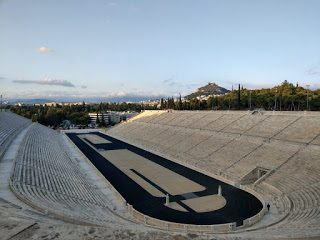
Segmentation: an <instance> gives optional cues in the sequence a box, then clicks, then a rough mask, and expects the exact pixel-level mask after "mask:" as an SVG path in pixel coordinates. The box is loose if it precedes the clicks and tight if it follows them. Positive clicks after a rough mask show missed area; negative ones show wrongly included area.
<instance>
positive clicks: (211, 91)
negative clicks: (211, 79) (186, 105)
mask: <svg viewBox="0 0 320 240" xmlns="http://www.w3.org/2000/svg"><path fill="white" fill-rule="evenodd" d="M228 92H230V91H229V90H228V89H225V88H223V87H220V86H219V85H217V84H215V83H208V84H207V85H205V86H203V87H200V88H198V90H197V91H196V92H194V93H191V94H189V95H187V96H186V98H195V97H201V98H204V97H210V96H216V95H224V94H226V93H228Z"/></svg>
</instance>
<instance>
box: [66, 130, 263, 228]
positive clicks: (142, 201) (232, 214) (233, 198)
mask: <svg viewBox="0 0 320 240" xmlns="http://www.w3.org/2000/svg"><path fill="white" fill-rule="evenodd" d="M91 134H97V135H99V136H100V137H102V138H105V139H107V140H108V141H110V142H111V143H106V144H92V143H91V142H90V144H91V145H93V146H94V147H95V148H96V149H104V150H111V149H128V150H129V151H131V152H134V153H136V154H138V155H140V156H142V157H144V158H146V159H149V160H150V161H152V162H154V163H157V164H159V165H161V166H163V167H166V168H167V169H170V170H171V171H173V172H175V173H177V174H180V175H182V176H184V177H186V178H188V179H190V180H192V181H194V182H196V183H198V184H200V185H202V186H204V187H205V188H206V189H205V190H204V191H200V192H195V193H194V194H196V195H197V196H199V197H200V196H206V195H211V194H217V189H218V186H219V185H221V187H222V195H223V197H224V198H225V199H226V201H227V204H226V205H225V206H224V207H223V208H221V209H218V210H216V211H212V212H205V213H197V212H195V211H193V210H192V209H191V208H188V206H186V205H185V204H183V203H182V202H181V200H184V199H185V198H184V197H183V196H181V195H175V196H170V201H176V202H178V203H179V204H180V205H181V206H183V207H184V208H185V209H187V210H188V212H181V211H177V210H174V209H171V208H168V207H166V206H165V205H164V203H165V197H154V196H152V195H151V194H149V193H148V192H147V191H146V190H145V189H143V188H142V187H141V186H140V185H139V184H137V183H136V182H135V181H133V180H132V179H131V178H129V177H128V176H127V175H126V174H124V173H123V172H122V171H121V170H119V169H118V168H117V167H115V166H114V165H113V164H112V163H110V162H109V161H106V159H105V158H104V157H103V156H101V155H100V154H99V153H98V152H97V151H95V150H94V149H93V148H91V147H90V146H89V145H88V144H86V143H85V142H84V141H83V140H82V139H80V138H79V137H78V135H80V134H77V133H67V135H68V137H69V138H70V139H71V140H72V141H73V142H74V143H75V144H76V146H77V147H78V148H79V149H80V150H81V151H82V152H83V153H84V154H85V155H86V156H87V158H88V159H89V160H90V161H91V162H92V163H93V164H94V165H95V167H96V168H97V169H98V170H99V171H100V172H101V173H102V174H103V175H104V176H105V178H106V179H108V181H109V182H110V183H111V184H112V185H113V186H114V187H115V189H117V191H118V192H119V193H120V194H121V195H122V196H123V197H124V198H125V199H126V201H127V202H128V203H129V204H131V205H132V206H133V207H134V208H135V209H136V210H138V211H139V212H141V213H143V214H145V215H148V216H150V217H154V218H158V219H161V220H166V221H171V222H177V223H187V224H199V225H206V224H223V223H231V222H236V223H237V225H238V226H239V225H242V223H243V220H244V219H246V218H249V217H252V216H254V215H255V214H257V213H258V212H259V211H260V210H261V209H262V203H261V202H260V201H259V200H258V199H257V198H256V197H255V196H253V195H252V194H250V193H248V192H245V191H243V190H241V189H238V188H236V187H233V186H231V185H229V184H226V183H224V182H221V181H219V180H217V179H214V178H211V177H208V176H206V175H204V174H202V173H199V172H196V171H194V170H192V169H189V168H187V167H184V166H182V165H179V164H177V163H174V162H172V161H170V160H167V159H165V158H162V157H160V156H157V155H155V154H153V153H150V152H148V151H145V150H143V149H140V148H138V147H135V146H132V145H130V144H127V143H125V142H122V141H120V140H118V139H115V138H113V137H110V136H107V135H104V134H102V133H97V132H94V133H91ZM86 141H88V140H87V139H86ZM88 142H89V141H88ZM107 160H108V159H107ZM133 171H134V172H135V174H137V175H139V176H140V177H142V178H143V179H144V180H146V181H148V182H149V183H150V184H151V185H153V186H154V187H156V188H157V189H158V190H160V191H162V192H164V191H163V189H161V187H160V186H157V185H156V184H154V183H153V182H152V181H150V180H149V179H147V178H145V177H144V176H143V175H142V174H140V173H139V172H138V171H135V170H133ZM172 184H175V183H174V182H173V183H172Z"/></svg>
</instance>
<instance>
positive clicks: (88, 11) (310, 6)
mask: <svg viewBox="0 0 320 240" xmlns="http://www.w3.org/2000/svg"><path fill="white" fill-rule="evenodd" d="M319 10H320V2H319V1H317V0H304V1H303V0H282V1H276V0H268V1H254V0H224V1H222V0H215V1H209V0H208V1H182V0H181V1H114V0H110V1H108V0H94V1H75V0H69V1H53V0H48V1H41V0H30V1H22V0H10V1H5V0H4V1H0V34H1V38H0V52H1V55H0V66H1V68H0V83H1V94H3V95H4V96H5V97H7V98H49V99H52V98H59V97H64V98H76V99H81V98H83V99H85V98H94V97H106V98H108V97H109V98H114V97H115V98H117V97H119V98H121V97H124V98H125V97H130V96H142V97H144V96H148V97H158V96H177V95H178V94H179V93H181V94H182V95H186V94H188V93H191V92H193V91H195V90H196V89H197V88H198V87H201V86H203V85H205V84H207V83H208V82H215V83H217V84H218V85H220V86H222V87H224V88H227V89H231V88H232V85H236V84H238V83H241V84H242V85H244V87H246V88H260V87H272V86H274V85H278V84H280V83H281V82H283V81H284V80H288V81H289V82H292V83H294V84H295V83H296V82H299V85H301V86H304V87H305V86H306V85H310V87H311V88H319V87H320V84H319V83H320V45H319V42H320V31H319V27H318V23H319V22H320V15H319V14H318V13H319ZM317 29H318V30H317Z"/></svg>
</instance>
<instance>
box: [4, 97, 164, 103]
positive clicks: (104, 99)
mask: <svg viewBox="0 0 320 240" xmlns="http://www.w3.org/2000/svg"><path fill="white" fill-rule="evenodd" d="M166 97H167V96H157V98H159V99H160V98H166ZM154 98H155V97H154V96H147V95H146V96H139V95H126V96H119V97H117V96H114V97H99V96H97V97H68V96H65V97H51V98H50V99H42V98H23V99H22V98H12V99H8V103H9V104H17V103H23V104H27V105H33V104H45V103H49V102H59V103H63V102H82V101H85V102H87V103H99V102H135V103H138V102H141V101H147V100H150V99H154Z"/></svg>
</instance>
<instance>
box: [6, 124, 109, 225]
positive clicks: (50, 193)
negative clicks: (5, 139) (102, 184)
mask: <svg viewBox="0 0 320 240" xmlns="http://www.w3.org/2000/svg"><path fill="white" fill-rule="evenodd" d="M61 140H62V138H61V136H60V134H59V133H57V132H55V131H53V130H51V129H49V128H46V127H44V126H42V125H40V124H33V125H32V126H31V127H30V128H29V130H28V132H27V133H26V136H25V138H24V140H23V142H22V144H21V145H20V148H19V151H18V154H17V157H16V159H15V166H14V170H13V174H12V177H11V185H12V188H13V189H14V191H16V193H17V194H19V195H20V196H22V197H23V198H26V199H27V200H28V201H29V202H31V203H32V204H33V205H34V206H37V207H40V208H41V209H43V210H44V211H48V212H49V213H55V214H58V215H62V216H64V217H68V218H71V219H76V220H81V221H87V222H91V223H94V224H105V223H107V222H110V221H114V219H115V218H114V217H113V215H112V214H111V213H110V210H109V208H108V206H110V202H108V200H107V198H106V197H105V196H104V195H103V193H102V192H101V191H100V190H98V189H97V188H96V187H95V186H94V185H93V183H91V182H90V181H88V180H87V178H86V176H85V175H84V174H82V171H81V169H80V168H79V166H78V163H77V162H75V160H73V159H71V158H70V157H69V156H68V154H67V153H66V152H65V148H64V147H63V146H62V143H61Z"/></svg>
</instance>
